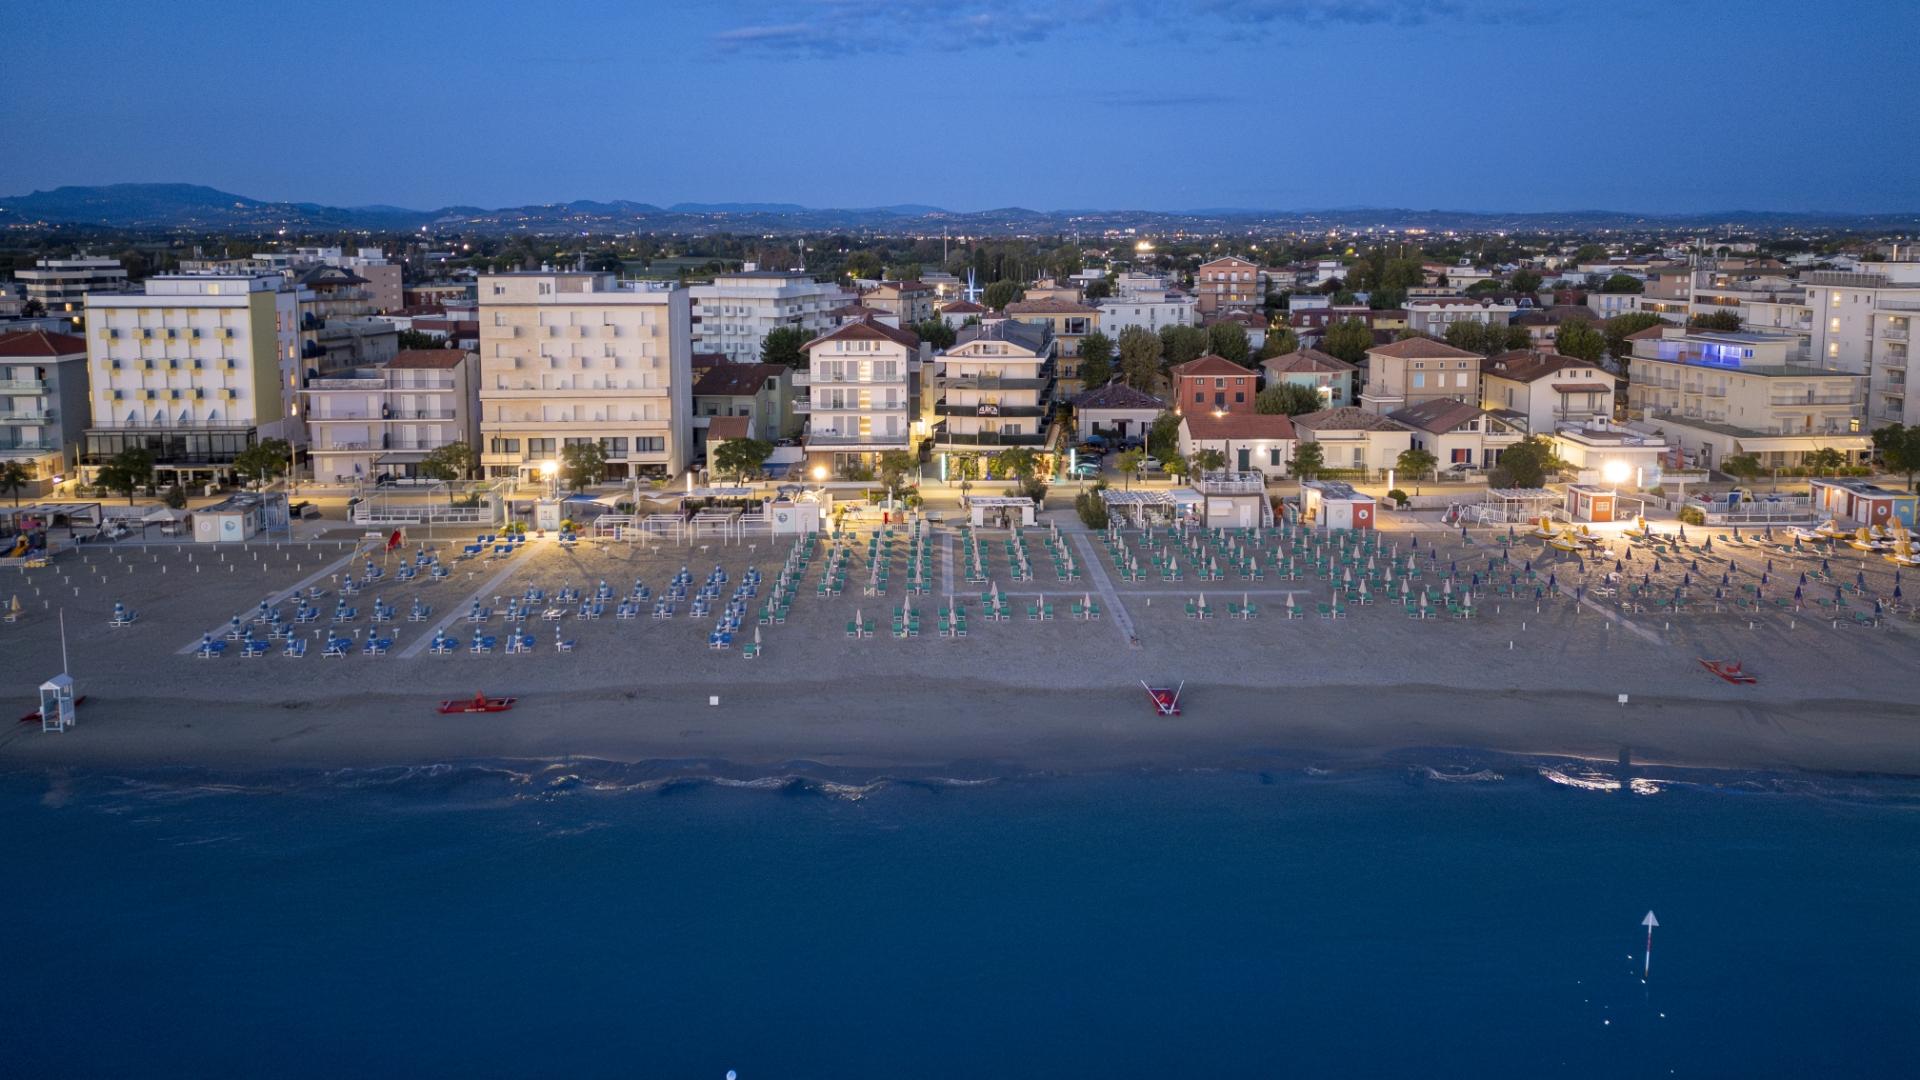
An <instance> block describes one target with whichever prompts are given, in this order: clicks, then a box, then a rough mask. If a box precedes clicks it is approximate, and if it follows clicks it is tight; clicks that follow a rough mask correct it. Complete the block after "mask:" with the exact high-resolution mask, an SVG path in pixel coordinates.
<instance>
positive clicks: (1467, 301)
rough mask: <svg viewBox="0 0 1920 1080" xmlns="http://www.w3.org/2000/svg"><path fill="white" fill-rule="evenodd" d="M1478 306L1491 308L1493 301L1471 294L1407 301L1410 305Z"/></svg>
mask: <svg viewBox="0 0 1920 1080" xmlns="http://www.w3.org/2000/svg"><path fill="white" fill-rule="evenodd" d="M1416 305H1417V306H1419V307H1477V308H1490V307H1493V306H1494V305H1493V302H1492V301H1490V300H1485V299H1480V298H1476V297H1471V296H1425V297H1420V298H1418V299H1410V300H1408V301H1407V306H1408V307H1414V306H1416Z"/></svg>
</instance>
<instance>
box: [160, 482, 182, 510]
mask: <svg viewBox="0 0 1920 1080" xmlns="http://www.w3.org/2000/svg"><path fill="white" fill-rule="evenodd" d="M160 501H161V502H163V503H165V504H167V509H169V510H185V509H186V508H187V492H186V489H185V488H183V487H181V486H180V485H179V483H178V482H175V483H172V484H168V485H167V490H166V491H164V492H162V493H161V495H160Z"/></svg>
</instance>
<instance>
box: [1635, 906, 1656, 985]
mask: <svg viewBox="0 0 1920 1080" xmlns="http://www.w3.org/2000/svg"><path fill="white" fill-rule="evenodd" d="M1640 925H1641V926H1644V927H1646V928H1647V959H1646V962H1645V963H1644V964H1642V965H1641V967H1640V981H1641V982H1646V981H1647V975H1648V974H1649V973H1651V972H1652V971H1653V928H1654V927H1656V926H1659V925H1660V920H1659V919H1656V918H1654V917H1653V912H1651V911H1649V912H1647V917H1646V918H1644V919H1641V920H1640Z"/></svg>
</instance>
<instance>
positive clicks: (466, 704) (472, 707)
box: [440, 694, 520, 715]
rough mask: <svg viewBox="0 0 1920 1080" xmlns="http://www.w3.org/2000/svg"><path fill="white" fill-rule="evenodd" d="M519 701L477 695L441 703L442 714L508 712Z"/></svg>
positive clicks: (516, 699)
mask: <svg viewBox="0 0 1920 1080" xmlns="http://www.w3.org/2000/svg"><path fill="white" fill-rule="evenodd" d="M518 700H520V699H519V698H510V697H488V696H487V695H485V694H475V695H473V696H472V697H470V698H455V699H454V700H452V701H443V702H441V703H440V712H441V713H442V714H443V715H445V714H450V713H488V712H506V711H507V710H508V709H511V708H513V703H514V702H516V701H518Z"/></svg>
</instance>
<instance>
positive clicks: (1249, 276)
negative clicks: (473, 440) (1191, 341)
mask: <svg viewBox="0 0 1920 1080" xmlns="http://www.w3.org/2000/svg"><path fill="white" fill-rule="evenodd" d="M1193 292H1194V296H1195V297H1197V298H1198V299H1199V301H1200V304H1199V307H1200V314H1202V315H1211V314H1213V313H1214V312H1216V311H1235V310H1240V311H1244V310H1247V309H1249V308H1257V307H1259V306H1260V304H1261V303H1262V302H1263V301H1264V300H1265V299H1266V295H1265V292H1264V290H1263V289H1261V287H1260V267H1259V266H1258V265H1256V264H1254V263H1250V262H1248V261H1247V260H1245V259H1242V258H1238V257H1236V256H1233V255H1229V256H1227V257H1226V258H1223V259H1215V260H1213V261H1212V262H1208V263H1201V264H1200V269H1199V270H1197V271H1195V272H1194V275H1193Z"/></svg>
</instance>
